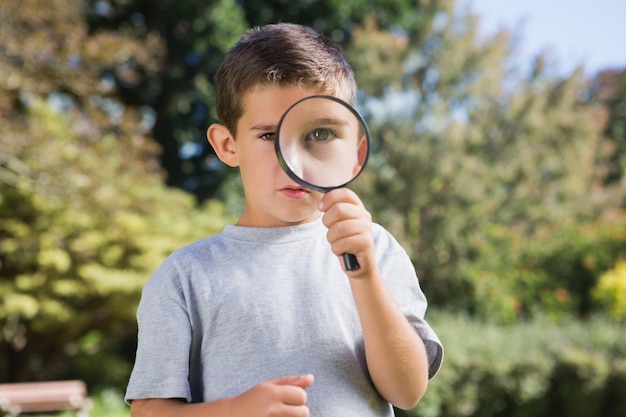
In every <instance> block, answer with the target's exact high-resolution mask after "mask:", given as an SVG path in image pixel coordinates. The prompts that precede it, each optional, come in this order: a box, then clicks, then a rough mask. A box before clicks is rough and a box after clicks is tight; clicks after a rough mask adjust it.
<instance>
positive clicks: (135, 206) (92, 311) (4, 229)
mask: <svg viewBox="0 0 626 417" xmlns="http://www.w3.org/2000/svg"><path fill="white" fill-rule="evenodd" d="M26 121H27V123H26V125H27V126H31V127H33V131H32V134H31V135H29V137H30V138H31V141H30V143H16V142H11V141H10V140H6V138H5V140H3V145H5V147H4V149H5V150H7V151H9V155H10V156H11V157H13V158H15V159H16V160H18V159H19V161H21V163H23V164H24V165H25V166H27V167H28V172H27V174H20V175H17V173H15V172H14V173H13V174H14V175H15V182H14V183H12V184H7V183H4V182H0V189H1V190H2V196H3V198H2V200H1V201H0V213H2V217H1V218H0V219H2V222H1V223H0V232H1V236H2V239H0V247H1V248H2V256H1V257H0V275H1V276H2V281H1V282H0V300H1V302H0V328H1V331H2V332H1V334H2V339H0V348H1V349H2V352H3V358H6V360H5V361H3V363H2V364H0V375H1V378H2V379H4V380H6V379H9V380H13V379H20V380H24V379H42V378H50V377H53V376H55V375H57V376H58V375H60V374H63V373H67V372H68V370H73V371H77V372H80V371H79V369H80V365H86V364H88V362H89V360H90V359H89V358H90V357H96V358H97V361H93V359H92V362H91V368H90V367H86V369H91V372H94V371H96V370H99V371H103V373H99V374H98V375H100V376H99V377H96V375H92V376H91V377H92V378H93V380H94V381H98V380H100V381H101V382H109V383H111V382H119V381H123V380H124V379H125V378H127V374H128V363H123V364H122V365H116V362H119V358H117V357H116V356H115V354H110V353H109V349H111V348H114V347H115V346H116V344H117V343H120V341H123V340H124V338H125V337H128V336H130V335H134V332H135V331H134V328H135V326H134V322H135V310H136V305H137V302H138V297H139V294H140V291H141V288H142V287H143V285H144V283H145V281H146V279H147V278H148V277H149V275H150V274H151V272H152V271H153V270H154V269H155V268H156V267H157V266H158V264H159V263H160V262H161V261H162V260H163V258H164V257H165V256H167V254H169V252H171V251H172V250H174V249H176V248H177V247H179V246H181V245H182V244H184V243H187V242H190V241H192V240H195V239H198V238H201V237H204V236H206V235H211V234H214V233H215V232H217V231H218V230H219V229H220V227H221V225H222V224H223V223H224V222H225V220H224V217H223V212H222V211H221V208H220V207H219V206H218V205H215V204H213V205H212V206H207V207H206V209H204V210H201V211H197V210H196V208H195V205H194V200H193V198H192V197H191V196H189V195H186V194H183V193H182V192H179V191H174V190H168V189H166V188H165V187H164V186H163V185H162V182H161V179H160V177H159V176H158V175H154V174H152V175H150V174H147V173H145V172H142V169H141V168H139V167H140V165H141V164H140V163H138V161H129V164H125V163H124V161H125V160H126V157H125V154H127V153H128V152H129V149H128V148H126V147H123V146H119V143H118V142H117V140H118V139H115V138H113V137H107V136H105V137H103V138H101V139H100V140H97V141H84V140H82V139H83V138H81V137H80V135H77V134H76V133H75V131H74V130H73V129H72V126H71V125H70V124H69V123H68V120H67V119H66V118H65V117H64V116H62V115H60V114H58V113H56V112H54V111H52V110H51V109H50V108H49V107H48V106H47V105H45V104H43V103H42V102H40V101H34V102H33V103H31V104H30V108H29V110H28V113H27V115H26ZM130 162H134V164H132V163H130ZM66 358H74V359H75V361H67V360H66ZM81 358H82V359H81ZM85 361H87V362H85ZM94 365H95V369H94ZM109 365H111V366H110V367H109ZM72 367H77V369H72ZM100 367H101V368H100ZM82 374H83V377H84V378H85V379H88V380H90V379H91V378H89V375H86V374H87V372H85V371H83V372H82ZM103 375H104V376H103Z"/></svg>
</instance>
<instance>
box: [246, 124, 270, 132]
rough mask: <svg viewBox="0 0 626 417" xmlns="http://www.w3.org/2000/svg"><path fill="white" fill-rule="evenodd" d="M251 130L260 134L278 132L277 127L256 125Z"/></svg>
mask: <svg viewBox="0 0 626 417" xmlns="http://www.w3.org/2000/svg"><path fill="white" fill-rule="evenodd" d="M250 130H256V131H260V132H274V131H275V130H276V125H254V126H252V127H251V128H250Z"/></svg>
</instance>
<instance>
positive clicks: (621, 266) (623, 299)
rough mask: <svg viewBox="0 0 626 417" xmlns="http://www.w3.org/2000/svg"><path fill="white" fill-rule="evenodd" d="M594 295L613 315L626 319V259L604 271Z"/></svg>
mask: <svg viewBox="0 0 626 417" xmlns="http://www.w3.org/2000/svg"><path fill="white" fill-rule="evenodd" d="M592 295H593V298H594V299H595V300H596V302H598V303H600V304H602V305H604V306H606V309H607V311H608V312H609V314H610V315H611V317H613V318H614V319H616V320H626V261H624V260H619V261H617V263H616V264H615V267H614V268H613V269H611V270H609V271H606V272H605V273H603V274H602V275H601V276H600V279H599V281H598V284H597V285H596V287H595V288H594V289H593V293H592Z"/></svg>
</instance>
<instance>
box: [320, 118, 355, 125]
mask: <svg viewBox="0 0 626 417" xmlns="http://www.w3.org/2000/svg"><path fill="white" fill-rule="evenodd" d="M312 122H313V123H315V124H321V125H339V126H347V125H348V124H349V123H348V121H347V120H346V119H336V118H332V117H321V118H319V119H315V120H313V121H312Z"/></svg>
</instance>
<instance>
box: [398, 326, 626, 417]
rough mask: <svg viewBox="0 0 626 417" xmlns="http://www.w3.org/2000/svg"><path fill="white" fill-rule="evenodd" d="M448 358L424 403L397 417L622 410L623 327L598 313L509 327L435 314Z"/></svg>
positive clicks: (579, 414)
mask: <svg viewBox="0 0 626 417" xmlns="http://www.w3.org/2000/svg"><path fill="white" fill-rule="evenodd" d="M430 322H431V323H432V324H433V325H434V327H435V328H436V329H437V331H438V333H439V335H440V337H441V339H442V341H443V343H444V346H445V348H446V356H445V358H444V364H443V368H442V369H441V371H440V373H439V374H438V375H437V376H436V377H435V378H434V379H433V380H432V381H431V382H430V386H429V388H428V391H427V393H426V395H425V396H424V398H423V399H422V401H421V402H420V403H419V404H418V405H417V407H415V408H414V409H413V410H410V411H407V412H402V411H400V410H397V415H398V416H407V417H408V416H411V417H505V416H506V417H526V416H533V417H544V416H545V417H561V416H562V417H595V416H599V415H602V416H618V415H624V414H623V410H625V409H626V343H625V342H624V339H623V327H622V326H620V325H619V324H618V323H614V322H610V321H608V320H606V319H603V318H600V317H598V318H593V319H590V320H588V321H573V320H572V321H564V322H561V323H555V322H554V321H551V320H549V319H541V318H538V319H536V320H533V321H527V322H519V323H515V324H508V325H502V324H500V325H498V324H493V323H481V322H477V321H473V320H470V319H468V318H467V317H464V316H452V315H446V314H441V315H434V316H433V317H432V318H430Z"/></svg>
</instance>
